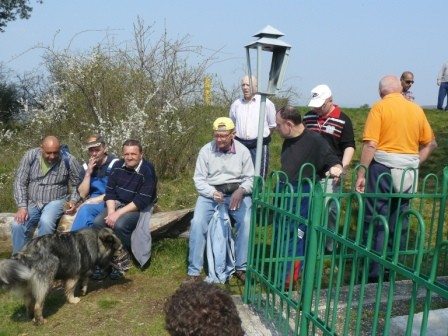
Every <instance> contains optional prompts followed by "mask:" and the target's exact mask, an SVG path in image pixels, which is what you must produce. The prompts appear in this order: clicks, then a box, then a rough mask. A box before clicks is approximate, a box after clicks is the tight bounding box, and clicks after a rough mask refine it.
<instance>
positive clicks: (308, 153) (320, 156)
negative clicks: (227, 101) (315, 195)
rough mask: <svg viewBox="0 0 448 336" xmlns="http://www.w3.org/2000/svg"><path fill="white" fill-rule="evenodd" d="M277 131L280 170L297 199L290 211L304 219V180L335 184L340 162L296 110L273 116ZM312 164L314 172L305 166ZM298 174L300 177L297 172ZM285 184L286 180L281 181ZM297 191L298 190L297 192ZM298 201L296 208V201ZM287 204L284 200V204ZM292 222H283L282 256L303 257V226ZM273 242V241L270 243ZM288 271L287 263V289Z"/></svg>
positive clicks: (306, 185) (277, 224) (277, 226)
mask: <svg viewBox="0 0 448 336" xmlns="http://www.w3.org/2000/svg"><path fill="white" fill-rule="evenodd" d="M276 120H277V122H276V123H277V131H278V132H279V134H280V136H281V137H282V138H284V139H285V140H284V141H283V145H282V152H281V170H282V171H283V172H285V173H286V176H287V177H288V182H289V183H290V184H291V186H292V188H293V192H294V194H296V195H300V196H299V198H297V197H295V198H294V199H293V202H292V203H293V205H291V209H297V208H298V209H300V216H301V217H304V218H308V210H309V196H304V195H306V194H307V193H309V192H310V185H309V183H307V182H303V181H306V180H304V179H311V180H314V172H315V173H316V175H317V177H318V178H320V179H322V178H324V177H325V176H329V177H330V178H334V179H335V181H338V180H337V179H338V178H339V177H340V176H341V174H342V171H343V169H342V165H341V160H340V159H339V158H338V157H337V156H336V154H335V153H334V152H333V150H332V149H331V148H330V145H329V144H328V142H327V141H325V139H324V138H323V137H321V136H320V135H319V134H317V133H316V132H312V131H310V130H309V129H307V128H305V126H304V125H303V123H302V117H301V115H300V112H299V110H298V109H297V108H295V107H293V106H290V105H287V106H284V107H282V108H281V109H280V110H279V111H278V112H277V116H276ZM309 165H313V166H314V169H315V171H314V170H313V169H312V168H311V167H310V166H309ZM299 172H301V175H300V173H299ZM284 182H286V181H284ZM299 188H300V189H299ZM298 201H299V202H300V204H299V206H298V207H297V206H296V202H298ZM290 203H291V202H288V201H285V204H290ZM295 224H296V223H294V222H286V225H288V227H287V228H285V229H284V230H283V232H284V238H283V241H285V240H287V242H286V243H285V244H284V245H283V246H284V250H283V251H282V253H283V254H285V255H282V257H285V256H288V257H291V256H296V257H297V256H304V254H305V241H306V225H305V224H303V223H298V224H296V225H295ZM280 225H281V221H279V220H278V219H277V220H276V221H275V232H276V234H278V232H282V230H281V228H280ZM297 232H298V233H299V234H298V238H299V239H297V244H294V239H295V235H296V233H297ZM274 241H277V238H276V239H275V240H274ZM300 268H301V267H300V266H299V264H298V263H295V265H294V277H293V280H294V281H297V279H298V276H299V273H300ZM290 271H292V269H291V266H290V263H289V264H287V270H286V278H284V281H285V282H284V283H282V285H285V287H288V286H289V279H290V275H289V274H290Z"/></svg>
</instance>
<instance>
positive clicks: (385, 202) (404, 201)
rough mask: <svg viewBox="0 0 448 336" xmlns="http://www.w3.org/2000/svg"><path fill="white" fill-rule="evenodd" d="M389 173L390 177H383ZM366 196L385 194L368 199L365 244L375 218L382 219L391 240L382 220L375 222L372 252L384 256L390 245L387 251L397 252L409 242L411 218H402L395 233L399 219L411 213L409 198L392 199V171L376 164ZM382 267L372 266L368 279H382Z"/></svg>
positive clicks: (365, 219)
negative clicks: (406, 212) (384, 251)
mask: <svg viewBox="0 0 448 336" xmlns="http://www.w3.org/2000/svg"><path fill="white" fill-rule="evenodd" d="M383 173H387V174H388V175H383V176H381V178H380V175H381V174H383ZM368 175H369V176H368V181H367V187H366V192H367V193H376V194H385V196H384V197H383V196H381V195H379V196H378V197H366V208H365V217H364V240H365V242H367V237H368V230H369V225H370V223H371V221H372V219H373V217H374V216H375V215H383V216H384V217H385V218H386V220H387V224H388V226H389V239H388V241H385V240H386V237H385V231H384V224H383V222H381V221H379V220H375V221H374V223H373V237H372V249H373V250H375V251H378V252H381V251H382V250H383V248H384V245H385V244H387V251H389V252H391V251H394V250H395V249H397V248H398V249H402V248H403V246H404V244H405V241H406V232H407V227H408V217H407V216H406V217H404V218H403V223H402V228H401V232H396V230H395V226H396V224H397V221H398V216H399V215H400V214H401V213H403V212H404V211H406V210H408V209H409V201H410V199H408V198H400V197H391V196H393V192H394V189H393V183H392V178H391V176H390V168H388V167H386V166H384V165H382V164H380V163H378V162H376V161H375V160H373V161H372V163H371V164H370V166H369V174H368ZM396 234H400V235H401V238H400V245H399V246H394V245H393V242H394V237H395V235H396ZM379 272H380V266H379V264H378V263H376V262H371V263H370V266H369V278H370V279H372V280H376V279H378V277H379V275H380V273H379Z"/></svg>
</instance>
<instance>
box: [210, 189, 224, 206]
mask: <svg viewBox="0 0 448 336" xmlns="http://www.w3.org/2000/svg"><path fill="white" fill-rule="evenodd" d="M213 200H214V201H215V202H216V203H223V202H224V194H223V193H222V192H220V191H215V192H214V193H213Z"/></svg>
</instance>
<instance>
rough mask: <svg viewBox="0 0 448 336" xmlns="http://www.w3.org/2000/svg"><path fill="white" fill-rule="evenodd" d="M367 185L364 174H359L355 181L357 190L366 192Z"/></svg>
mask: <svg viewBox="0 0 448 336" xmlns="http://www.w3.org/2000/svg"><path fill="white" fill-rule="evenodd" d="M365 187H366V178H365V177H364V176H358V178H357V179H356V183H355V190H356V191H357V192H359V193H364V191H365Z"/></svg>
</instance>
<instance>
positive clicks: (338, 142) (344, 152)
mask: <svg viewBox="0 0 448 336" xmlns="http://www.w3.org/2000/svg"><path fill="white" fill-rule="evenodd" d="M308 106H309V107H312V108H313V110H311V111H309V112H308V113H307V114H305V116H304V117H303V124H304V125H305V127H306V128H308V129H309V130H312V131H314V132H317V133H319V134H320V135H321V136H322V137H323V138H324V139H325V140H326V141H327V142H328V143H329V145H330V147H331V149H332V150H333V152H334V153H335V154H336V155H337V157H338V158H339V159H340V160H341V161H342V166H343V175H345V174H346V173H347V170H348V167H349V165H350V162H351V160H352V157H353V153H354V152H355V137H354V134H353V126H352V121H351V120H350V118H349V117H348V116H347V115H346V114H345V113H343V112H342V111H341V109H340V108H339V106H338V105H336V104H334V103H333V95H332V93H331V90H330V88H329V87H328V86H327V85H325V84H322V85H318V86H316V87H315V88H314V89H312V90H311V100H310V102H309V104H308ZM322 183H323V185H322V186H323V188H324V191H325V192H326V193H338V192H340V190H341V188H340V180H339V179H338V180H333V179H332V178H328V180H327V179H324V180H322ZM329 210H330V213H329V217H328V228H329V229H331V230H334V229H335V223H336V207H335V204H334V203H333V202H332V203H331V204H330V209H329ZM326 250H327V252H332V251H333V240H332V239H327V242H326Z"/></svg>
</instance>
